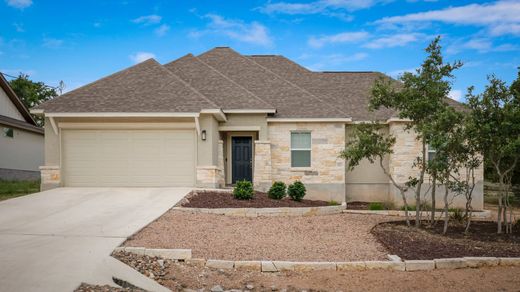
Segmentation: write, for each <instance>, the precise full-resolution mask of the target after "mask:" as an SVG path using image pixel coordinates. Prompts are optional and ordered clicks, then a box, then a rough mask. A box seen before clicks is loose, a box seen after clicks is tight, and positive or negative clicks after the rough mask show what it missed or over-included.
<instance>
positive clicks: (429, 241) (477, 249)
mask: <svg viewBox="0 0 520 292" xmlns="http://www.w3.org/2000/svg"><path fill="white" fill-rule="evenodd" d="M463 231H464V227H463V226H461V225H458V224H451V225H450V226H449V228H448V234H447V235H446V236H443V235H442V234H441V233H442V224H441V223H440V222H439V223H438V224H437V225H436V226H435V227H434V228H431V227H427V226H423V228H421V229H416V228H408V227H406V225H405V222H404V221H399V222H387V223H382V224H379V225H377V226H376V227H374V229H373V230H372V234H374V235H375V236H376V237H377V239H378V240H379V241H380V242H381V243H382V244H383V245H384V246H385V247H386V248H387V249H388V250H389V252H390V253H391V254H396V255H398V256H400V257H401V258H403V259H420V260H431V259H435V258H452V257H465V256H477V257H486V256H488V257H520V236H519V234H514V235H505V234H504V235H497V234H496V223H495V222H491V221H473V222H472V226H471V233H470V234H468V235H464V234H463Z"/></svg>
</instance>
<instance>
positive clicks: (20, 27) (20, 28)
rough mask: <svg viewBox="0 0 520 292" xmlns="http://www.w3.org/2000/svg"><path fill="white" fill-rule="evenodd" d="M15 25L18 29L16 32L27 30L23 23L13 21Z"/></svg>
mask: <svg viewBox="0 0 520 292" xmlns="http://www.w3.org/2000/svg"><path fill="white" fill-rule="evenodd" d="M13 26H14V29H15V30H16V32H25V29H24V28H23V24H21V23H17V22H15V23H13Z"/></svg>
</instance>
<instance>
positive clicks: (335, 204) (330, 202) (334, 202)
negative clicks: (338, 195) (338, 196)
mask: <svg viewBox="0 0 520 292" xmlns="http://www.w3.org/2000/svg"><path fill="white" fill-rule="evenodd" d="M338 205H340V203H338V202H336V201H334V200H330V201H329V206H338Z"/></svg>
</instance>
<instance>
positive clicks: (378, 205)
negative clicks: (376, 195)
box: [368, 202, 385, 211]
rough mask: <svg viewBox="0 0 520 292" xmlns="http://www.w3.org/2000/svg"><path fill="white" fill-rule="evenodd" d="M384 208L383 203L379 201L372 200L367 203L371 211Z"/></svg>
mask: <svg viewBox="0 0 520 292" xmlns="http://www.w3.org/2000/svg"><path fill="white" fill-rule="evenodd" d="M384 209H385V206H384V205H383V203H380V202H372V203H370V204H368V210H371V211H378V210H384Z"/></svg>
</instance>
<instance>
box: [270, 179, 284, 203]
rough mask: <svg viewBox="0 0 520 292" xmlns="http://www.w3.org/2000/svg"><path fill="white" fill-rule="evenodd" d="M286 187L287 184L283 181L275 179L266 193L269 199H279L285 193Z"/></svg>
mask: <svg viewBox="0 0 520 292" xmlns="http://www.w3.org/2000/svg"><path fill="white" fill-rule="evenodd" d="M286 189H287V186H286V185H285V183H284V182H281V181H276V182H274V183H273V185H272V186H271V188H270V189H269V192H268V193H267V195H268V196H269V198H271V199H275V200H281V199H283V198H284V197H285V196H286V195H287V193H286Z"/></svg>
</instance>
